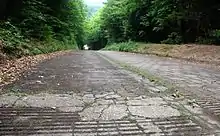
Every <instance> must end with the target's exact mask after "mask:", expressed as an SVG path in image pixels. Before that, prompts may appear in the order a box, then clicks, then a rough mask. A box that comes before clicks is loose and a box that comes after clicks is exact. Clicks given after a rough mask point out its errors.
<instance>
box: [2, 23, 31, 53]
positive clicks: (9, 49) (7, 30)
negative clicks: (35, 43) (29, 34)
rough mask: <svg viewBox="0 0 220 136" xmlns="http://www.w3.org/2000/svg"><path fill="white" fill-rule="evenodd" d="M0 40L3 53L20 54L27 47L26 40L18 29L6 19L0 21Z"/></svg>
mask: <svg viewBox="0 0 220 136" xmlns="http://www.w3.org/2000/svg"><path fill="white" fill-rule="evenodd" d="M0 40H1V41H2V43H3V48H2V49H3V53H6V54H9V55H13V56H22V55H25V52H26V51H25V50H26V49H28V45H27V40H25V39H24V37H23V36H22V35H21V32H20V30H19V29H18V28H17V27H15V26H13V25H12V24H11V23H10V22H8V21H7V22H1V23H0Z"/></svg>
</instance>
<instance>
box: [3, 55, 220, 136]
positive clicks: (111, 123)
mask: <svg viewBox="0 0 220 136" xmlns="http://www.w3.org/2000/svg"><path fill="white" fill-rule="evenodd" d="M119 62H121V63H126V64H128V65H131V66H134V67H139V69H140V71H148V72H149V73H151V74H154V75H155V76H160V77H161V79H164V80H165V81H167V82H168V81H169V82H172V81H175V83H174V84H176V87H177V88H178V89H179V88H183V89H180V90H179V91H178V93H179V92H180V93H181V94H182V95H181V96H180V97H178V98H177V97H174V92H173V90H170V88H169V86H168V85H162V84H159V83H156V82H154V81H152V80H150V79H148V77H144V76H143V75H140V73H139V74H137V73H135V72H132V71H129V70H127V69H126V68H125V67H123V65H121V64H120V63H119ZM219 76H220V72H219V71H218V70H215V69H208V68H207V67H203V66H201V65H198V64H197V65H194V64H191V63H188V64H183V62H182V61H178V60H173V59H165V58H158V57H153V56H145V55H137V54H130V53H119V52H107V51H99V52H94V51H82V52H70V53H67V54H65V55H62V56H59V57H56V58H54V59H51V60H48V61H45V62H43V63H41V64H39V65H38V66H36V67H35V68H33V69H32V70H30V71H28V72H26V73H24V75H23V77H22V78H21V79H20V80H18V81H16V82H15V83H13V84H11V85H9V86H6V87H5V88H4V93H3V94H2V95H1V96H0V135H21V136H23V135H31V136H34V135H42V136H45V135H48V136H49V135H55V136H72V135H73V136H93V135H94V136H106V135H107V136H108V135H116V136H118V135H132V136H145V135H153V136H156V135H159V136H160V135H186V136H189V135H191V136H195V135H218V134H220V133H219V130H220V124H219V118H218V115H219V114H218V113H220V112H219V111H220V108H219V107H220V106H219V104H220V103H219V102H218V97H219V96H218V93H219V91H218V90H219V86H220V84H219V79H220V78H219ZM186 81H187V82H186ZM200 84H202V85H203V84H204V85H205V86H203V87H202V89H204V90H201V86H200ZM193 85H194V86H193ZM197 87H198V88H197ZM208 89H210V90H208ZM175 93H177V92H175ZM195 93H198V94H197V96H196V97H195Z"/></svg>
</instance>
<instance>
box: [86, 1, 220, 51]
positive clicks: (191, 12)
mask: <svg viewBox="0 0 220 136" xmlns="http://www.w3.org/2000/svg"><path fill="white" fill-rule="evenodd" d="M219 16H220V1H218V0H209V1H207V0H108V2H107V3H106V4H105V6H104V7H103V8H102V9H101V10H100V11H99V13H98V14H96V15H95V16H93V18H92V19H91V20H90V22H89V23H90V26H92V27H90V31H92V32H91V33H90V35H88V39H87V42H88V43H90V45H91V46H96V47H95V48H97V46H98V47H100V48H101V47H103V46H105V44H106V42H100V41H104V40H107V43H115V42H124V41H129V40H132V41H138V42H154V43H161V42H162V43H172V44H181V43H201V44H220V19H219V18H218V17H219ZM103 39H104V40H103ZM94 43H96V44H95V45H94ZM103 44H104V45H103Z"/></svg>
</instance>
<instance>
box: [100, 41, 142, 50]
mask: <svg viewBox="0 0 220 136" xmlns="http://www.w3.org/2000/svg"><path fill="white" fill-rule="evenodd" d="M137 48H138V44H137V43H135V42H131V41H129V42H122V43H114V44H112V45H107V46H106V47H105V48H104V49H103V50H110V51H123V52H133V51H135V50H137Z"/></svg>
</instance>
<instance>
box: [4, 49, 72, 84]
mask: <svg viewBox="0 0 220 136" xmlns="http://www.w3.org/2000/svg"><path fill="white" fill-rule="evenodd" d="M68 52H69V51H60V52H55V53H50V54H41V55H36V56H27V57H22V58H20V59H16V60H4V63H0V88H1V87H3V86H4V85H7V84H10V83H13V82H14V81H16V80H18V79H19V77H21V76H22V73H24V72H25V71H27V70H29V69H31V68H32V67H33V66H36V65H37V64H38V63H40V62H43V61H45V60H48V59H52V58H54V57H57V56H60V55H64V54H66V53H68Z"/></svg>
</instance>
